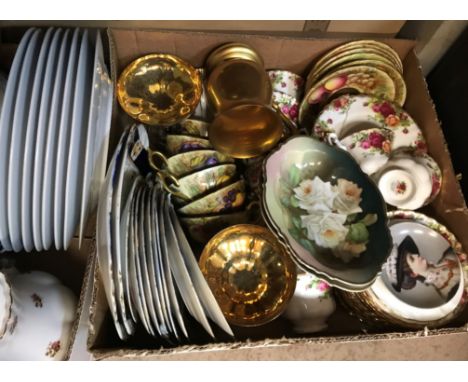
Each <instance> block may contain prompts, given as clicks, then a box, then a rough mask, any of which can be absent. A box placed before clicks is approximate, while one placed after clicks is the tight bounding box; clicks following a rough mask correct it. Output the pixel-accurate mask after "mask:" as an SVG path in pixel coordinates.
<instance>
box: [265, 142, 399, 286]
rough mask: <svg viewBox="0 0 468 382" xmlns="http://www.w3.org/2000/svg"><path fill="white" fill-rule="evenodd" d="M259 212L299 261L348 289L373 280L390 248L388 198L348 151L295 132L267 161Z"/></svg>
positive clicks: (321, 275) (309, 269)
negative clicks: (381, 193)
mask: <svg viewBox="0 0 468 382" xmlns="http://www.w3.org/2000/svg"><path fill="white" fill-rule="evenodd" d="M263 178H264V182H263V196H262V213H263V216H264V219H265V221H266V223H267V225H268V226H269V227H270V229H272V231H273V232H274V233H275V234H276V236H277V237H278V239H279V240H280V241H281V242H282V243H283V245H284V246H285V247H286V248H287V249H288V251H289V253H290V255H291V256H292V258H293V259H294V260H295V261H296V263H298V264H299V265H300V266H301V267H303V268H304V269H306V270H307V271H309V272H311V273H314V274H315V275H317V276H318V277H320V278H323V279H325V280H326V281H327V282H328V283H329V284H331V285H333V286H336V287H338V288H341V289H345V290H349V291H362V290H364V289H366V288H367V287H369V286H370V285H372V283H373V282H374V280H375V279H376V277H377V274H378V273H379V271H380V269H381V267H382V264H383V263H384V262H385V261H386V259H387V256H388V255H389V253H390V250H391V237H390V232H389V230H388V227H387V217H386V208H385V203H384V201H383V199H382V196H381V195H380V192H379V191H378V189H377V187H376V185H375V183H373V182H372V181H371V180H370V178H369V177H368V176H367V175H366V174H365V173H364V172H363V171H362V170H361V169H360V167H359V165H358V163H357V162H356V161H355V160H354V159H353V158H352V157H351V155H350V154H349V153H347V152H345V151H343V150H341V149H338V148H336V147H332V146H329V145H327V144H325V143H322V142H320V141H318V140H315V139H313V138H310V137H305V136H300V137H294V138H291V139H289V140H288V141H286V142H285V143H284V144H283V145H282V146H280V147H279V148H278V149H276V150H275V151H273V152H272V153H271V154H270V155H269V156H268V157H267V158H266V159H265V161H264V168H263Z"/></svg>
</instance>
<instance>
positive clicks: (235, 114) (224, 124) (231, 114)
mask: <svg viewBox="0 0 468 382" xmlns="http://www.w3.org/2000/svg"><path fill="white" fill-rule="evenodd" d="M282 134H283V123H282V120H281V117H280V116H279V115H278V113H277V112H275V110H274V109H273V108H271V107H268V106H263V105H255V104H251V105H239V106H236V107H233V108H231V109H228V110H225V111H223V112H221V113H219V114H218V115H217V116H216V118H215V119H214V121H213V123H212V124H211V125H210V126H209V128H208V135H209V137H210V142H211V144H212V145H213V147H214V148H215V149H216V150H218V151H219V152H221V153H223V154H225V155H228V156H231V157H233V158H252V157H256V156H259V155H262V154H264V153H266V152H268V151H269V150H271V149H272V148H273V147H275V145H276V144H277V143H278V141H279V140H280V139H281V136H282Z"/></svg>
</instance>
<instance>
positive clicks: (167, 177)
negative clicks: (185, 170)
mask: <svg viewBox="0 0 468 382" xmlns="http://www.w3.org/2000/svg"><path fill="white" fill-rule="evenodd" d="M157 175H158V177H159V179H160V180H161V184H162V186H163V188H164V189H165V190H166V191H167V192H169V193H170V194H172V195H174V196H176V197H178V198H180V199H182V200H187V201H188V200H190V199H189V198H187V196H185V195H184V194H183V193H181V192H179V191H177V190H174V189H172V188H171V184H174V185H175V186H176V187H179V181H178V180H177V178H176V177H175V176H174V175H171V174H168V173H165V172H161V171H159V172H158V173H157Z"/></svg>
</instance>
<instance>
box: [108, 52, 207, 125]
mask: <svg viewBox="0 0 468 382" xmlns="http://www.w3.org/2000/svg"><path fill="white" fill-rule="evenodd" d="M201 95H202V80H201V77H200V74H199V72H197V70H196V69H195V68H194V67H193V66H192V65H190V64H189V63H187V62H185V61H184V60H182V59H180V58H179V57H176V56H173V55H169V54H149V55H147V56H143V57H141V58H138V59H137V60H135V61H133V62H132V63H131V64H130V65H128V66H127V67H126V68H125V70H124V71H123V72H122V74H121V75H120V77H119V80H118V83H117V98H118V100H119V103H120V106H122V108H123V109H124V111H125V112H126V113H127V114H128V115H130V116H131V117H132V118H134V119H136V120H138V121H140V122H143V123H146V124H149V125H163V126H170V125H174V124H176V123H178V122H181V121H182V120H183V119H185V118H187V117H188V116H189V115H190V114H192V113H193V111H194V110H195V108H196V107H197V105H198V103H199V102H200V98H201Z"/></svg>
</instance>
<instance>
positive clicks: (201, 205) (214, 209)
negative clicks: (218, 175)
mask: <svg viewBox="0 0 468 382" xmlns="http://www.w3.org/2000/svg"><path fill="white" fill-rule="evenodd" d="M244 201H245V183H244V180H239V181H238V182H235V183H232V184H230V185H229V186H226V187H224V188H222V189H220V190H217V191H215V192H212V193H211V194H208V195H206V196H204V197H203V198H201V199H198V200H195V201H193V202H191V203H189V204H187V205H185V206H183V207H182V208H179V210H178V211H177V212H178V213H180V214H182V215H209V214H218V213H223V212H229V211H231V210H232V209H234V208H237V207H240V206H242V204H244Z"/></svg>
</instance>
